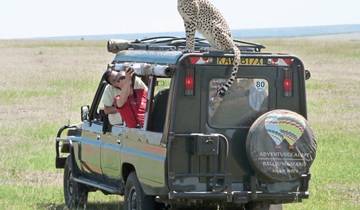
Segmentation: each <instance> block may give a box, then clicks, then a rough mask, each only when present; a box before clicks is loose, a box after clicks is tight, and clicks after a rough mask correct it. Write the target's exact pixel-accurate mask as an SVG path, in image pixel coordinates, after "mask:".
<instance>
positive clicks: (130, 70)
mask: <svg viewBox="0 0 360 210" xmlns="http://www.w3.org/2000/svg"><path fill="white" fill-rule="evenodd" d="M134 72H135V71H134V69H133V68H131V67H126V68H125V79H126V80H127V81H131V79H132V76H133V75H134Z"/></svg>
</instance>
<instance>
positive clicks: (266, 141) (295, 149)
mask: <svg viewBox="0 0 360 210" xmlns="http://www.w3.org/2000/svg"><path fill="white" fill-rule="evenodd" d="M246 152H247V155H248V157H249V160H250V162H251V165H252V166H253V168H254V170H255V171H256V172H257V173H259V174H261V175H262V177H263V176H265V177H266V178H268V179H271V180H278V181H291V180H296V179H298V178H299V177H300V176H301V175H302V174H305V173H307V172H308V171H309V168H310V166H311V164H312V162H313V160H314V158H315V154H316V141H315V138H314V135H313V131H312V130H311V128H310V126H309V125H308V122H307V120H306V119H305V118H304V117H303V116H301V115H299V114H297V113H295V112H292V111H289V110H273V111H270V112H267V113H265V114H263V115H261V116H260V117H259V118H258V119H257V120H256V121H255V122H254V123H253V125H252V126H251V128H250V130H249V133H248V136H247V139H246Z"/></svg>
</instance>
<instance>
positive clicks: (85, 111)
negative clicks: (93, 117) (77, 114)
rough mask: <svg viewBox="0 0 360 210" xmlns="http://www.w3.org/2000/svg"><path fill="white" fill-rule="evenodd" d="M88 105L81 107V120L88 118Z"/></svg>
mask: <svg viewBox="0 0 360 210" xmlns="http://www.w3.org/2000/svg"><path fill="white" fill-rule="evenodd" d="M89 109H90V106H89V105H85V106H82V107H81V121H84V120H88V119H89Z"/></svg>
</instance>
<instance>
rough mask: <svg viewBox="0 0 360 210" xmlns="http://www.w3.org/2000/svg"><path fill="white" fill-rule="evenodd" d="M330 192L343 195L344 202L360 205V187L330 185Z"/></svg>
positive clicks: (355, 185) (356, 185) (328, 186)
mask: <svg viewBox="0 0 360 210" xmlns="http://www.w3.org/2000/svg"><path fill="white" fill-rule="evenodd" d="M327 188H328V189H329V190H334V191H336V192H337V193H338V194H341V195H342V197H343V199H344V200H348V201H350V202H351V203H353V204H355V205H360V185H359V184H354V185H341V184H329V185H327Z"/></svg>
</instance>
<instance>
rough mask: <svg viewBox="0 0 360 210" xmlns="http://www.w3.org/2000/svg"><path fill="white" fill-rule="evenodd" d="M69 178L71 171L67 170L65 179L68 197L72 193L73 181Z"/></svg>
mask: <svg viewBox="0 0 360 210" xmlns="http://www.w3.org/2000/svg"><path fill="white" fill-rule="evenodd" d="M71 178H72V173H71V171H70V172H69V175H68V179H67V191H68V196H69V198H71V196H72V194H73V190H74V189H73V183H72V181H71Z"/></svg>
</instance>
